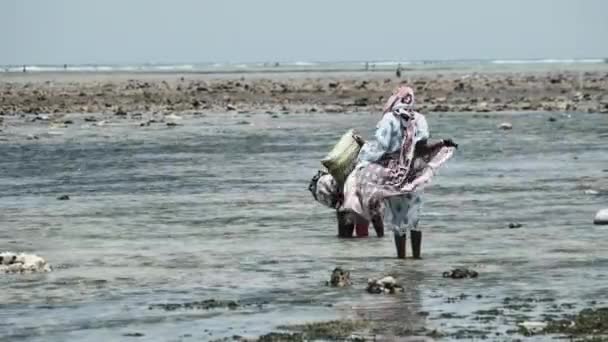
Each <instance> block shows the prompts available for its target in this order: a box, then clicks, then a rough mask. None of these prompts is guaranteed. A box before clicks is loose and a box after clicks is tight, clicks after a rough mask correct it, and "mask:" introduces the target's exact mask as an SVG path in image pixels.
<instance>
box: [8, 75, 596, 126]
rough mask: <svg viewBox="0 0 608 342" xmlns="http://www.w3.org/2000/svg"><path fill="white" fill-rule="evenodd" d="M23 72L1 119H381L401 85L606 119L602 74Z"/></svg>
mask: <svg viewBox="0 0 608 342" xmlns="http://www.w3.org/2000/svg"><path fill="white" fill-rule="evenodd" d="M402 76H403V77H401V78H397V77H396V76H395V75H394V74H393V73H389V72H380V71H376V72H364V71H363V72H362V71H348V72H342V71H340V72H322V73H317V72H293V71H292V72H279V73H277V72H276V71H275V72H273V73H251V74H249V73H247V74H244V73H225V72H224V73H218V74H209V73H188V72H186V73H183V72H179V73H174V72H161V73H158V72H152V73H151V72H144V73H139V72H137V73H133V72H127V73H125V72H100V73H97V72H96V73H90V72H85V73H82V72H80V73H78V72H75V73H72V72H67V73H24V74H5V75H1V76H0V117H2V116H5V117H11V116H20V115H24V116H25V117H28V116H30V115H31V116H32V117H33V116H35V115H36V114H49V115H50V116H51V119H52V117H55V116H57V117H61V116H62V115H63V114H76V113H81V114H86V115H89V116H90V115H94V116H96V117H99V119H102V118H111V117H113V116H119V117H123V118H124V117H127V118H131V116H136V117H141V115H142V114H146V115H161V116H162V115H167V114H179V115H191V114H194V115H195V114H206V113H221V112H236V113H248V114H257V113H268V114H279V113H317V112H319V113H354V112H378V111H380V110H381V108H382V105H383V103H384V101H385V100H386V98H387V97H388V96H389V95H390V94H391V92H392V91H393V89H394V88H395V87H396V86H397V85H399V84H402V83H405V84H408V85H410V86H412V87H413V88H414V89H415V91H416V103H417V106H416V107H417V110H418V111H420V112H422V113H433V112H472V113H490V112H503V113H504V112H538V111H543V112H588V113H608V93H606V90H607V89H608V71H580V70H579V71H574V70H571V71H568V70H565V71H564V70H554V71H518V72H512V71H504V70H503V71H494V72H485V71H477V72H471V71H466V70H460V71H450V72H446V73H440V72H437V71H433V72H429V71H421V70H417V71H415V72H409V71H404V72H403V74H402Z"/></svg>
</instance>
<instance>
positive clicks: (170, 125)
mask: <svg viewBox="0 0 608 342" xmlns="http://www.w3.org/2000/svg"><path fill="white" fill-rule="evenodd" d="M167 126H169V127H175V126H177V122H167Z"/></svg>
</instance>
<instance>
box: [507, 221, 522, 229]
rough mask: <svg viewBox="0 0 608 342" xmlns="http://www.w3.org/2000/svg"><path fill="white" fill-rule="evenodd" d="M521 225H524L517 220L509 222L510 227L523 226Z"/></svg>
mask: <svg viewBox="0 0 608 342" xmlns="http://www.w3.org/2000/svg"><path fill="white" fill-rule="evenodd" d="M521 227H522V224H521V223H517V222H511V223H509V229H515V228H521Z"/></svg>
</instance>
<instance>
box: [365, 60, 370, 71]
mask: <svg viewBox="0 0 608 342" xmlns="http://www.w3.org/2000/svg"><path fill="white" fill-rule="evenodd" d="M368 70H369V62H365V71H368Z"/></svg>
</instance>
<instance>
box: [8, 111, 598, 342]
mask: <svg viewBox="0 0 608 342" xmlns="http://www.w3.org/2000/svg"><path fill="white" fill-rule="evenodd" d="M550 115H552V116H554V117H555V118H556V119H557V121H556V122H549V121H548V118H549V116H550ZM606 118H607V117H606V116H605V115H599V114H570V115H569V114H561V115H559V114H542V113H541V114H538V113H535V114H518V115H503V114H500V115H499V114H496V115H490V116H481V115H479V116H477V115H476V116H474V115H471V114H441V115H440V114H434V115H430V116H429V117H428V120H429V124H430V128H431V132H432V135H433V136H434V137H435V138H439V137H451V138H453V139H454V140H455V141H456V142H458V143H459V144H460V150H459V151H458V153H457V154H456V156H455V157H454V159H452V160H451V161H450V162H448V164H447V167H446V168H445V169H443V170H441V172H440V174H439V176H438V177H437V178H436V179H435V183H434V184H433V186H432V187H431V188H430V189H429V190H428V191H427V193H426V195H425V197H426V202H425V207H424V212H423V218H422V221H421V227H423V229H424V241H423V257H424V259H423V260H421V261H414V260H411V259H406V260H397V259H396V258H395V251H394V246H393V241H392V236H391V234H390V232H388V234H387V235H386V237H385V238H382V239H379V238H376V237H374V233H373V230H372V231H370V237H369V238H362V239H338V238H336V223H335V219H334V214H333V212H332V211H331V210H328V209H326V208H324V207H322V206H321V205H319V204H317V203H315V202H314V201H313V200H312V197H311V195H310V194H309V193H308V191H307V184H308V181H309V179H310V178H311V177H312V176H313V175H314V174H315V171H316V169H317V168H318V166H319V162H318V161H319V159H320V158H322V157H323V156H324V154H325V153H326V152H327V151H328V150H329V149H330V148H331V146H332V145H333V144H334V143H335V142H336V140H337V139H338V138H339V136H341V134H343V132H345V131H346V130H347V129H349V128H351V127H354V128H357V129H359V130H361V131H362V132H364V134H365V135H367V136H369V135H370V134H371V133H372V128H373V127H374V124H375V123H376V121H377V119H378V117H377V115H371V114H353V115H340V114H335V115H325V114H314V115H313V114H306V115H282V116H280V117H279V118H272V117H271V116H268V115H253V116H244V115H236V114H227V113H222V114H218V115H208V116H203V117H199V118H192V119H187V120H186V119H185V120H183V121H182V122H181V125H180V126H177V127H173V128H169V127H166V126H162V125H157V126H151V127H146V128H140V127H139V126H138V125H137V123H123V124H117V125H108V126H105V127H90V126H87V125H85V123H84V122H78V121H77V122H76V123H75V124H74V125H70V127H68V128H66V129H49V127H48V126H46V125H44V124H40V125H38V126H32V125H31V124H28V125H27V126H10V127H8V128H5V129H4V131H3V132H2V133H0V134H1V135H0V138H2V139H0V156H2V158H0V226H1V227H2V229H0V250H2V251H3V250H12V251H24V252H31V253H35V254H38V255H40V256H43V257H44V258H46V259H47V260H48V261H49V262H50V263H51V264H52V265H53V266H54V271H53V272H51V273H47V274H33V275H0V287H1V288H2V291H0V340H2V341H47V342H48V341H68V340H74V341H107V340H132V339H135V338H133V337H127V336H124V334H129V333H141V334H144V337H143V339H145V340H146V341H207V340H212V339H215V338H221V337H229V336H232V335H235V334H238V335H242V336H255V335H258V334H262V333H265V332H268V331H270V330H272V329H273V328H275V327H276V326H277V325H280V324H290V323H299V322H306V321H319V320H321V321H322V320H329V319H348V318H363V319H368V320H371V321H373V322H377V324H378V325H379V326H380V327H383V329H386V331H391V329H394V328H412V329H417V328H420V327H424V328H426V329H430V330H432V329H437V330H439V331H441V332H444V333H446V334H450V333H453V332H455V331H458V330H462V329H465V328H466V329H469V328H471V329H473V328H474V329H478V330H485V331H488V336H489V338H490V339H497V340H504V339H507V338H508V337H507V336H508V335H505V334H506V332H507V331H508V330H509V329H516V323H517V322H518V321H521V320H539V319H542V317H543V316H542V315H543V314H544V313H547V312H549V311H551V310H554V309H555V308H554V307H553V306H554V305H555V306H558V307H559V308H563V307H566V308H567V309H563V312H576V311H577V310H580V309H582V308H584V307H588V306H601V305H606V301H607V300H608V298H607V297H608V285H607V284H608V282H607V280H608V279H607V275H608V239H606V238H605V237H606V235H607V234H608V228H606V227H605V226H594V225H593V224H592V220H593V215H594V214H595V212H596V211H597V210H598V209H600V208H602V207H606V206H608V182H606V179H607V177H608V154H607V153H606V151H607V150H608V120H607V119H606ZM503 121H509V122H511V123H512V124H513V130H511V131H500V130H498V129H497V128H496V126H497V125H498V124H499V123H500V122H503ZM28 134H36V135H37V136H39V137H40V139H39V140H28V139H27V135H28ZM590 189H592V190H596V191H597V193H594V194H591V193H589V192H586V190H590ZM62 194H68V195H69V196H70V197H71V199H70V200H69V201H58V200H56V197H57V196H59V195H62ZM510 222H518V223H521V224H522V225H523V227H522V228H519V229H508V228H507V226H508V224H509V223H510ZM336 266H341V267H343V268H345V269H348V270H350V271H351V272H352V278H353V282H354V284H353V286H351V287H348V288H342V289H335V288H329V287H326V286H325V285H324V282H325V281H326V280H328V279H329V276H330V273H331V271H332V269H333V268H334V267H336ZM455 266H468V267H472V268H474V269H476V270H477V271H479V273H480V276H479V278H477V279H468V280H452V279H445V278H443V277H442V272H444V271H446V270H449V269H450V268H452V267H455ZM386 274H392V275H394V276H395V277H397V279H398V280H399V281H400V282H401V283H402V284H403V285H404V287H405V292H404V293H403V294H398V295H395V296H377V295H370V294H367V293H366V292H365V290H364V288H365V283H366V280H367V279H368V278H370V277H376V276H381V275H386ZM507 297H509V298H528V299H529V298H531V299H532V302H531V304H529V305H530V306H531V308H529V310H527V311H526V312H520V311H517V309H509V308H507V307H505V298H507ZM205 299H218V300H238V301H241V302H242V303H245V304H252V305H248V306H243V307H240V308H237V309H236V310H229V309H221V308H220V309H214V310H187V309H181V310H175V311H164V310H160V309H155V308H150V305H153V304H162V303H186V302H193V301H201V300H205ZM493 308H499V309H500V310H501V314H500V315H498V316H497V317H496V318H495V319H493V320H489V321H484V320H479V319H478V317H479V313H476V312H477V310H485V309H493ZM554 311H555V310H554ZM446 314H453V316H452V317H451V318H450V317H448V316H449V315H447V316H446ZM496 333H498V334H499V335H498V336H497V335H495V334H496ZM541 340H542V339H541Z"/></svg>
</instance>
